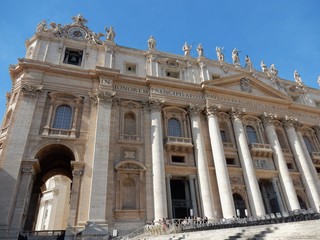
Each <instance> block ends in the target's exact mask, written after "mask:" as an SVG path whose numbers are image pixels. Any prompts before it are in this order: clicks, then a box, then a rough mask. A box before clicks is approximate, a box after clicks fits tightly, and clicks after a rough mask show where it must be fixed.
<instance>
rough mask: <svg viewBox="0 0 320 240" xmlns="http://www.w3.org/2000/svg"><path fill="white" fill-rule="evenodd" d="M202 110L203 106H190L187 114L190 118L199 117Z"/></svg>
mask: <svg viewBox="0 0 320 240" xmlns="http://www.w3.org/2000/svg"><path fill="white" fill-rule="evenodd" d="M204 108H205V107H204V105H199V104H190V105H189V107H188V113H189V115H190V116H199V115H200V114H201V113H202V112H203V110H204Z"/></svg>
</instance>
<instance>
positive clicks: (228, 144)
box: [223, 142, 236, 149]
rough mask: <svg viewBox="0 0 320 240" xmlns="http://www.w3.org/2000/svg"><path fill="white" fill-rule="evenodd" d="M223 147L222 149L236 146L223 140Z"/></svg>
mask: <svg viewBox="0 0 320 240" xmlns="http://www.w3.org/2000/svg"><path fill="white" fill-rule="evenodd" d="M223 148H224V149H235V148H236V146H235V145H234V144H233V143H231V142H223Z"/></svg>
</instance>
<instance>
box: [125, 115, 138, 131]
mask: <svg viewBox="0 0 320 240" xmlns="http://www.w3.org/2000/svg"><path fill="white" fill-rule="evenodd" d="M123 132H124V134H128V135H136V115H135V114H134V113H133V112H128V113H126V114H125V115H124V131H123Z"/></svg>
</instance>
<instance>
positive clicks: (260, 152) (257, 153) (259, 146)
mask: <svg viewBox="0 0 320 240" xmlns="http://www.w3.org/2000/svg"><path fill="white" fill-rule="evenodd" d="M249 149H250V152H251V155H252V156H254V157H265V158H269V157H271V156H272V153H273V151H272V149H271V147H270V145H269V144H265V143H252V144H250V145H249Z"/></svg>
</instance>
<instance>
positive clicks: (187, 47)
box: [182, 42, 191, 56]
mask: <svg viewBox="0 0 320 240" xmlns="http://www.w3.org/2000/svg"><path fill="white" fill-rule="evenodd" d="M182 51H184V56H190V51H191V46H190V45H188V43H187V42H185V43H184V45H183V47H182Z"/></svg>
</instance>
